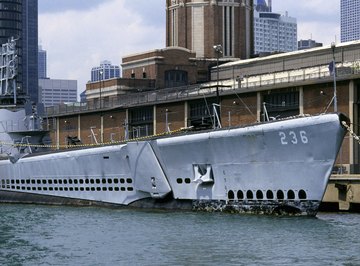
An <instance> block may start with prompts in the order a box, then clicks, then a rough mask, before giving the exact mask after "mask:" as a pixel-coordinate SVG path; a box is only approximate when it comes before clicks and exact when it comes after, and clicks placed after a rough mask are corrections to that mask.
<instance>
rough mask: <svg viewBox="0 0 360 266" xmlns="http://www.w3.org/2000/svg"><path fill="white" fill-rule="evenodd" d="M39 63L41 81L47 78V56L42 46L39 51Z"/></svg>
mask: <svg viewBox="0 0 360 266" xmlns="http://www.w3.org/2000/svg"><path fill="white" fill-rule="evenodd" d="M38 63H39V71H38V72H39V79H46V78H47V66H46V64H47V55H46V50H43V49H42V47H41V45H39V51H38Z"/></svg>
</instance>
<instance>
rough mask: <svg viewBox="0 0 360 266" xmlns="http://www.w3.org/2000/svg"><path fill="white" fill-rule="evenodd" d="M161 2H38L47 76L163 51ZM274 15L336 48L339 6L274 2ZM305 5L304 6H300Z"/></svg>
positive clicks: (81, 86) (85, 75)
mask: <svg viewBox="0 0 360 266" xmlns="http://www.w3.org/2000/svg"><path fill="white" fill-rule="evenodd" d="M165 2H166V1H165V0H39V44H40V45H42V48H43V49H44V50H46V51H47V76H48V77H49V78H52V79H74V80H78V93H81V92H82V91H84V90H85V88H86V83H87V82H88V81H89V80H90V74H91V68H92V67H95V66H98V65H100V62H101V61H103V60H109V61H111V63H112V64H114V65H121V60H122V57H124V56H127V55H129V54H134V53H140V52H145V51H149V50H153V49H161V48H164V47H165V34H166V33H165V27H166V24H165V23H166V21H165V8H166V4H165ZM272 2H273V4H272V5H273V12H276V13H280V14H283V15H285V14H286V12H287V13H288V16H290V17H295V18H296V19H297V23H298V40H300V39H310V38H312V39H314V40H316V41H317V42H322V43H323V44H324V45H329V44H331V43H332V42H340V0H311V1H300V0H273V1H272ZM304 3H306V4H304Z"/></svg>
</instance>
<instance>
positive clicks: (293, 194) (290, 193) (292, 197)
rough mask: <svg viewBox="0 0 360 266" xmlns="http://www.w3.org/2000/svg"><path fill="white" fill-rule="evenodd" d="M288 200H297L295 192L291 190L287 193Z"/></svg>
mask: <svg viewBox="0 0 360 266" xmlns="http://www.w3.org/2000/svg"><path fill="white" fill-rule="evenodd" d="M287 198H288V199H289V200H293V199H295V193H294V191H293V190H291V189H290V190H289V191H288V192H287Z"/></svg>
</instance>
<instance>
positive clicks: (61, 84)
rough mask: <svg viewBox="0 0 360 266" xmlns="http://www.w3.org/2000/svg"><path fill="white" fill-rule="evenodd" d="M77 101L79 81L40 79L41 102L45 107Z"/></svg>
mask: <svg viewBox="0 0 360 266" xmlns="http://www.w3.org/2000/svg"><path fill="white" fill-rule="evenodd" d="M76 101H77V81H76V80H65V79H49V78H47V79H39V102H41V103H43V104H44V106H45V107H48V106H54V105H59V104H62V103H74V102H76Z"/></svg>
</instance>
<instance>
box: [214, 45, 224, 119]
mask: <svg viewBox="0 0 360 266" xmlns="http://www.w3.org/2000/svg"><path fill="white" fill-rule="evenodd" d="M222 49H223V48H222V46H221V44H217V45H214V51H215V53H216V102H217V105H216V112H217V114H216V115H217V116H218V120H219V124H221V115H220V114H219V113H220V95H219V58H220V55H221V54H222Z"/></svg>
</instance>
